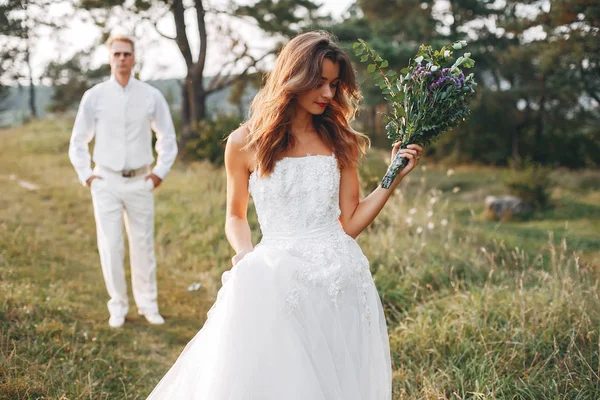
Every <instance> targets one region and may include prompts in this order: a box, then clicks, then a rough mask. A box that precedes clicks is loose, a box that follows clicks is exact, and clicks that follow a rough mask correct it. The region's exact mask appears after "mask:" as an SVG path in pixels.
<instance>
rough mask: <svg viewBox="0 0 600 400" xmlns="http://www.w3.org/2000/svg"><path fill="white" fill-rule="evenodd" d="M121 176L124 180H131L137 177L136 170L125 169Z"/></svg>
mask: <svg viewBox="0 0 600 400" xmlns="http://www.w3.org/2000/svg"><path fill="white" fill-rule="evenodd" d="M121 176H122V177H123V178H131V177H133V176H135V170H134V169H124V170H123V171H121Z"/></svg>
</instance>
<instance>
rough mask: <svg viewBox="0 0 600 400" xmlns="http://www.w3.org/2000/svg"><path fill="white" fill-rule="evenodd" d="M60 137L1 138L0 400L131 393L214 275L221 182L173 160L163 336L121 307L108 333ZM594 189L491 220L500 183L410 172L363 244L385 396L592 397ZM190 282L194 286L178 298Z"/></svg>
mask: <svg viewBox="0 0 600 400" xmlns="http://www.w3.org/2000/svg"><path fill="white" fill-rule="evenodd" d="M69 129H70V124H69V123H68V122H66V121H43V122H38V123H35V124H31V125H28V126H25V127H23V128H19V129H14V130H8V131H3V132H0V138H1V140H2V144H3V146H2V148H1V149H0V168H1V172H0V185H2V188H3V190H2V195H1V196H0V293H1V296H0V331H1V337H0V399H11V400H12V399H38V398H39V399H42V398H43V399H138V398H145V396H146V395H147V394H148V393H149V392H150V390H151V389H152V387H153V385H154V384H156V383H157V382H158V380H159V379H160V377H161V376H162V374H164V372H165V371H166V370H167V368H168V367H169V366H170V365H171V364H172V362H173V361H174V360H175V358H176V357H177V355H178V354H179V352H180V351H181V349H182V348H183V346H184V345H185V343H187V341H188V340H189V339H190V338H191V337H192V336H193V335H194V334H195V333H196V332H197V331H198V329H200V328H201V326H202V323H203V322H204V320H205V315H206V312H207V311H208V308H209V307H210V305H211V304H212V302H213V301H214V298H215V295H216V291H217V289H218V287H219V281H220V274H221V273H222V272H223V271H224V270H225V269H227V268H228V265H229V258H230V257H231V255H232V254H231V250H230V248H229V246H228V244H227V241H226V239H225V237H224V234H223V229H222V225H223V219H224V212H225V210H224V191H225V186H224V174H223V171H222V170H215V169H213V168H212V167H210V165H208V164H204V163H197V164H194V165H181V164H178V165H176V166H175V168H174V170H173V172H172V173H171V175H170V176H169V179H168V180H167V181H165V184H164V185H163V186H162V187H161V188H160V189H159V190H158V191H157V210H156V213H157V218H156V243H157V258H158V263H159V285H160V299H159V300H160V304H161V307H162V310H163V313H164V314H165V316H166V318H167V324H166V325H165V326H163V327H150V326H148V325H147V324H146V323H145V322H144V321H143V320H142V319H141V318H140V317H138V316H137V315H136V314H135V312H134V311H132V312H130V315H129V316H128V321H127V323H126V325H125V327H124V328H123V329H121V330H117V331H114V330H110V329H109V328H108V325H107V323H106V319H107V313H106V310H105V306H104V304H105V302H106V300H107V295H106V293H105V289H104V284H103V280H102V274H101V271H100V267H99V265H98V264H99V263H98V255H97V252H96V247H95V228H94V222H93V216H92V210H91V201H90V195H89V192H88V191H87V190H86V189H85V188H83V187H81V186H80V185H79V184H78V183H77V181H76V179H75V174H74V172H73V170H72V167H71V165H70V163H69V161H68V158H67V155H66V151H67V146H68V138H69ZM382 158H383V157H382V156H381V154H379V153H377V152H376V151H373V152H372V156H371V157H370V159H369V160H368V162H367V163H365V165H364V166H363V168H362V170H361V171H362V177H363V181H364V182H365V186H366V187H368V186H369V185H374V184H376V182H377V178H378V177H379V176H381V173H382V171H381V170H382V169H383V168H384V164H383V161H382ZM599 177H600V174H599V173H598V172H597V171H586V172H585V173H583V174H581V173H578V174H574V173H570V172H568V171H557V172H555V173H554V174H553V177H552V178H553V182H555V187H554V189H553V196H552V202H553V204H554V208H553V209H551V210H548V211H544V212H543V213H538V214H536V215H534V216H532V217H531V218H530V219H529V220H527V221H521V222H513V223H497V222H490V221H486V220H485V219H483V218H481V213H482V204H483V198H484V197H485V195H487V194H500V193H501V192H502V190H503V189H502V185H501V171H499V170H496V169H492V168H485V169H484V168H474V167H463V168H456V171H454V173H448V170H447V168H443V167H442V166H429V167H428V168H425V169H421V170H420V171H418V172H415V173H414V174H412V176H411V179H410V180H409V181H407V182H405V183H404V184H403V188H402V191H401V192H398V193H397V195H395V196H394V197H393V199H392V200H391V203H390V204H389V206H388V207H387V208H386V209H385V210H384V212H383V213H382V215H381V216H380V218H378V220H377V221H376V222H375V223H374V224H373V225H372V226H371V227H370V228H369V230H368V232H366V233H364V234H363V235H361V237H359V242H360V244H361V246H362V247H363V249H364V251H365V253H366V254H367V256H368V257H369V259H370V260H371V263H372V270H373V273H374V276H375V280H376V283H377V286H378V288H379V291H380V294H381V296H382V300H383V303H384V305H385V308H386V313H387V316H388V320H389V325H390V338H391V345H392V351H393V360H394V366H395V380H394V396H395V397H394V398H395V399H509V398H510V399H513V398H515V399H597V398H598V397H599V395H598V393H600V380H599V375H600V358H599V349H600V335H599V331H600V314H599V312H600V300H599V298H598V294H599V292H598V278H599V268H598V265H599V264H600V241H599V237H600V207H599V206H598V203H599V200H600V191H599V189H598V187H597V186H594V185H595V184H594V182H596V181H595V179H594V178H599ZM576 179H579V180H580V184H577V183H574V182H575V180H576ZM20 181H26V182H29V183H33V184H36V185H38V186H39V189H37V190H28V189H27V188H25V187H22V186H20V185H19V182H20ZM21 183H22V182H21ZM25 186H27V185H25ZM455 188H458V189H455ZM407 218H411V219H410V220H407ZM251 221H252V226H253V229H254V232H256V236H255V239H256V238H258V226H257V223H256V218H255V216H254V214H251ZM428 226H429V227H428ZM194 282H201V283H202V287H201V288H200V290H197V291H188V290H187V288H188V286H189V285H190V284H192V283H194ZM131 303H132V304H133V301H131Z"/></svg>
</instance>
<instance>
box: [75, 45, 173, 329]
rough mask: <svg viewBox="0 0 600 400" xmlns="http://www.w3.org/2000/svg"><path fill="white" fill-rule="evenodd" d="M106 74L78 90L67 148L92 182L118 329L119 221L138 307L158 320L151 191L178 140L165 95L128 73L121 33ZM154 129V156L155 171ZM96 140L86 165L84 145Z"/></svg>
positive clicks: (123, 295)
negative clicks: (108, 75)
mask: <svg viewBox="0 0 600 400" xmlns="http://www.w3.org/2000/svg"><path fill="white" fill-rule="evenodd" d="M108 49H109V53H110V54H109V57H110V68H111V72H112V76H111V78H110V79H109V80H107V81H105V82H102V83H100V84H98V85H96V86H94V87H93V88H91V89H90V90H88V91H87V92H85V94H84V95H83V98H82V99H81V103H80V104H79V110H78V111H77V117H76V119H75V125H74V126H73V133H72V136H71V143H70V147H69V158H70V159H71V163H72V164H73V166H74V167H75V171H76V172H77V175H78V177H79V180H80V181H81V182H82V183H83V184H84V185H87V186H89V187H90V190H91V194H92V201H93V205H94V215H95V219H96V231H97V236H98V252H99V253H100V264H101V265H102V273H103V275H104V282H105V284H106V289H107V291H108V294H109V296H110V300H109V301H108V311H109V313H110V318H109V320H108V324H109V325H110V326H111V327H113V328H118V327H121V326H122V325H123V323H124V322H125V315H126V314H127V312H128V310H129V304H128V300H127V283H126V281H125V270H124V268H123V258H124V254H123V250H124V244H123V219H124V220H125V228H126V230H127V235H128V239H129V253H130V265H131V281H132V287H133V297H134V299H135V303H136V306H137V309H138V312H139V313H140V314H141V315H143V316H144V317H145V318H146V320H148V322H149V323H151V324H163V323H164V319H163V318H162V316H161V315H160V314H159V312H158V304H157V301H156V299H157V287H156V259H155V257H154V194H153V193H152V191H153V189H154V188H156V187H158V186H159V185H160V184H161V182H162V180H163V179H164V178H165V176H166V175H167V174H168V172H169V170H170V169H171V165H172V164H173V161H175V157H176V155H177V142H176V139H175V129H174V127H173V121H172V119H171V113H170V111H169V107H168V105H167V102H166V101H165V98H164V97H163V96H162V94H161V93H160V92H159V91H158V90H157V89H156V88H154V87H152V86H150V85H148V84H146V83H144V82H140V81H138V80H137V79H135V78H133V77H132V76H131V71H132V69H133V66H134V64H135V53H134V42H133V40H132V39H130V38H129V37H127V36H115V37H112V38H110V39H109V41H108ZM152 131H154V132H155V134H156V138H157V141H156V146H155V149H156V153H157V155H158V159H157V162H156V165H155V166H154V168H151V167H150V164H152V162H153V161H154V157H153V155H152ZM94 137H95V143H94V154H93V160H94V164H95V167H94V169H93V170H92V169H91V168H90V161H91V160H90V153H89V148H88V147H89V143H90V142H91V141H92V139H93V138H94Z"/></svg>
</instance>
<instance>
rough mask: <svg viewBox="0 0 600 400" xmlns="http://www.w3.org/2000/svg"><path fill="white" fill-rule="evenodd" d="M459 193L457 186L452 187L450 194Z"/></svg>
mask: <svg viewBox="0 0 600 400" xmlns="http://www.w3.org/2000/svg"><path fill="white" fill-rule="evenodd" d="M458 192H460V188H459V187H458V186H454V188H452V193H458Z"/></svg>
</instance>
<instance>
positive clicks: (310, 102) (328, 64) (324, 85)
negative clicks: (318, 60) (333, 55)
mask: <svg viewBox="0 0 600 400" xmlns="http://www.w3.org/2000/svg"><path fill="white" fill-rule="evenodd" d="M339 77H340V65H339V63H334V62H333V61H331V60H330V59H328V58H326V59H324V60H323V67H322V69H321V80H320V81H319V84H318V85H317V87H315V88H314V89H312V90H310V91H308V92H306V93H303V94H301V95H299V96H298V103H297V104H298V107H300V108H301V109H304V110H305V111H307V112H308V113H309V114H313V115H319V114H323V112H325V109H326V108H327V107H328V106H329V103H331V100H332V99H333V96H335V93H336V91H337V87H338V85H339V82H340V78H339Z"/></svg>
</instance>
